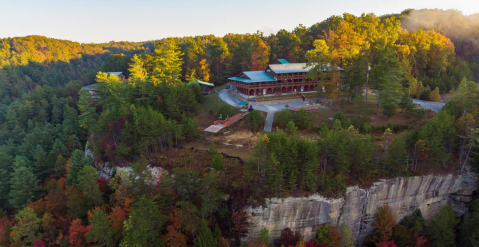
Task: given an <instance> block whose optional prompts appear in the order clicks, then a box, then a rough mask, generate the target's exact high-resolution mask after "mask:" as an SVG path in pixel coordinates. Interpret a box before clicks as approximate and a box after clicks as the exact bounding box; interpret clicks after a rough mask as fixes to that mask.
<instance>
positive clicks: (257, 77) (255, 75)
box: [228, 71, 277, 83]
mask: <svg viewBox="0 0 479 247" xmlns="http://www.w3.org/2000/svg"><path fill="white" fill-rule="evenodd" d="M243 74H244V75H246V76H247V77H248V78H244V77H238V76H235V77H230V78H228V79H229V80H234V81H241V82H245V83H255V82H268V81H277V80H276V78H274V77H273V76H272V75H270V74H269V73H266V72H265V71H245V72H243Z"/></svg>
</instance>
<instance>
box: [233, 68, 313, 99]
mask: <svg viewBox="0 0 479 247" xmlns="http://www.w3.org/2000/svg"><path fill="white" fill-rule="evenodd" d="M278 60H280V59H278ZM310 69H311V67H307V66H306V63H288V62H287V61H286V60H284V59H281V60H280V62H273V63H272V64H270V65H269V66H268V67H267V68H266V69H265V70H264V71H245V72H243V73H241V74H239V75H238V76H235V77H230V78H228V83H229V85H230V88H231V89H230V90H232V91H233V92H234V93H238V94H241V95H242V96H247V97H248V98H251V97H258V96H269V95H281V94H288V93H299V92H311V91H315V88H316V86H317V85H318V81H317V80H312V79H309V78H307V74H308V72H309V70H310Z"/></svg>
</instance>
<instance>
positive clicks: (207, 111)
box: [196, 93, 240, 128]
mask: <svg viewBox="0 0 479 247" xmlns="http://www.w3.org/2000/svg"><path fill="white" fill-rule="evenodd" d="M222 106H224V107H226V106H230V105H228V104H226V103H225V102H223V101H222V100H221V99H220V98H219V97H218V93H212V94H209V95H206V96H205V102H204V103H203V104H201V105H200V109H199V112H198V115H196V121H197V122H198V124H199V125H200V126H201V127H203V128H206V127H208V126H210V125H212V124H213V122H214V121H215V120H218V117H219V115H218V110H219V109H220V107H222ZM230 107H231V108H230V109H231V113H232V115H234V114H237V113H239V112H240V110H239V109H238V108H236V107H233V106H230Z"/></svg>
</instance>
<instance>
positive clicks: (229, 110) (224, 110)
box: [218, 103, 234, 119]
mask: <svg viewBox="0 0 479 247" xmlns="http://www.w3.org/2000/svg"><path fill="white" fill-rule="evenodd" d="M233 115H234V108H233V107H232V106H230V105H228V104H226V103H222V104H221V105H220V107H219V108H218V117H219V116H221V117H222V118H223V119H226V117H231V116H233Z"/></svg>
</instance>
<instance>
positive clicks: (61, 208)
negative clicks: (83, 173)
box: [44, 178, 67, 215]
mask: <svg viewBox="0 0 479 247" xmlns="http://www.w3.org/2000/svg"><path fill="white" fill-rule="evenodd" d="M45 189H46V190H47V191H48V194H47V196H45V198H44V201H45V211H46V212H48V213H51V214H52V215H55V214H57V213H62V214H64V213H66V208H67V196H66V194H65V189H66V182H65V179H64V178H60V179H58V180H56V179H51V180H50V181H48V183H47V185H46V186H45Z"/></svg>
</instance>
